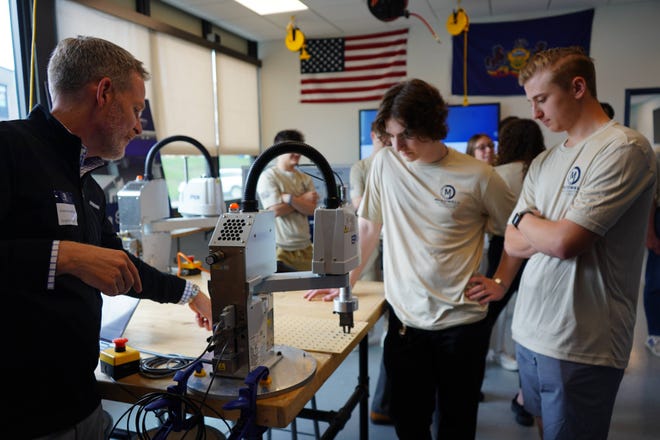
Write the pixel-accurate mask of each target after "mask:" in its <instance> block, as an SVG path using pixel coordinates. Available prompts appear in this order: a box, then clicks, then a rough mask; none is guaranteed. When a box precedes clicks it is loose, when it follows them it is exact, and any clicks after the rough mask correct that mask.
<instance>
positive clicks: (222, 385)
mask: <svg viewBox="0 0 660 440" xmlns="http://www.w3.org/2000/svg"><path fill="white" fill-rule="evenodd" d="M273 348H274V351H275V352H279V353H281V354H282V356H281V359H280V360H279V361H278V362H277V363H276V364H275V365H274V366H273V367H271V368H270V369H269V373H270V378H271V379H272V381H271V383H269V384H268V385H260V386H259V390H258V391H257V399H261V398H265V397H273V396H277V395H278V394H282V393H286V392H287V391H290V390H293V389H295V388H298V387H299V386H302V385H304V384H306V383H307V382H309V380H310V379H311V378H312V376H314V373H315V372H316V359H314V358H313V357H312V356H310V355H309V354H308V353H306V352H305V351H303V350H300V349H299V348H294V347H289V346H286V345H275V346H274V347H273ZM245 387H246V385H245V381H244V379H235V378H229V377H222V376H213V375H210V374H207V375H206V376H204V377H196V376H194V375H193V376H191V377H190V378H189V379H188V389H189V390H190V391H192V392H194V393H198V394H202V395H204V394H207V390H208V395H209V396H213V397H216V398H218V399H234V398H236V397H238V391H239V390H240V389H241V388H245Z"/></svg>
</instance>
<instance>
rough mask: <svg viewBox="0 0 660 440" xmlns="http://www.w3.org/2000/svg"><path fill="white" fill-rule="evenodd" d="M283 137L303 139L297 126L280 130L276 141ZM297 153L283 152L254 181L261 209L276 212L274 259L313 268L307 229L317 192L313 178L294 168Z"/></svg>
mask: <svg viewBox="0 0 660 440" xmlns="http://www.w3.org/2000/svg"><path fill="white" fill-rule="evenodd" d="M284 141H294V142H305V138H304V136H303V135H302V133H301V132H300V131H298V130H282V131H280V132H279V133H277V134H276V135H275V140H274V143H275V144H279V143H280V142H284ZM299 162H300V154H298V153H285V154H281V155H279V156H278V157H277V159H276V162H275V166H272V167H270V168H268V169H266V170H265V171H264V172H263V173H261V176H259V181H258V182H257V193H258V194H259V199H260V200H261V204H262V205H263V207H264V209H269V210H271V211H273V212H274V213H275V242H276V245H277V248H276V249H277V260H278V261H279V262H281V263H283V264H284V265H286V266H287V267H290V268H292V269H295V270H303V271H307V270H312V257H313V247H312V240H311V237H310V232H309V220H308V217H309V216H310V215H314V210H315V209H316V204H317V203H318V199H319V195H318V193H317V192H316V189H315V188H314V184H313V183H312V178H311V177H310V176H308V175H307V174H305V173H303V172H301V171H300V170H298V169H297V166H298V163H299Z"/></svg>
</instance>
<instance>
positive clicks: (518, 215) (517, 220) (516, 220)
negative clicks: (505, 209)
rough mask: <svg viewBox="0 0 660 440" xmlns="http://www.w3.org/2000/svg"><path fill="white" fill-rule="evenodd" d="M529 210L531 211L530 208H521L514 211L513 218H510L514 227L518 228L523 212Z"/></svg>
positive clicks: (526, 212)
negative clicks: (518, 210) (521, 209)
mask: <svg viewBox="0 0 660 440" xmlns="http://www.w3.org/2000/svg"><path fill="white" fill-rule="evenodd" d="M530 212H532V210H531V209H525V210H523V211H520V212H516V215H514V216H513V220H511V224H512V225H513V226H514V227H515V228H516V229H518V224H519V223H520V221H521V220H522V218H523V217H524V216H525V214H529V213H530Z"/></svg>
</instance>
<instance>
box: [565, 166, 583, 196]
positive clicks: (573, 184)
mask: <svg viewBox="0 0 660 440" xmlns="http://www.w3.org/2000/svg"><path fill="white" fill-rule="evenodd" d="M581 176H582V170H581V169H580V167H578V166H575V167H573V168H572V169H571V171H569V172H568V174H567V175H566V180H565V182H564V191H563V192H567V193H576V192H577V191H578V190H579V189H580V185H579V183H580V177H581Z"/></svg>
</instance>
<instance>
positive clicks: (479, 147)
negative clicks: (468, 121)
mask: <svg viewBox="0 0 660 440" xmlns="http://www.w3.org/2000/svg"><path fill="white" fill-rule="evenodd" d="M465 154H467V155H470V156H472V157H474V158H476V159H477V160H480V161H482V162H486V163H487V164H488V165H492V164H493V162H495V143H494V142H493V139H491V137H490V136H488V135H487V134H485V133H477V134H475V135H473V136H472V137H470V139H468V141H467V148H466V150H465Z"/></svg>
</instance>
